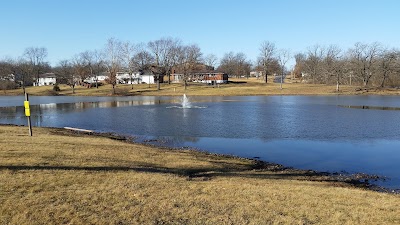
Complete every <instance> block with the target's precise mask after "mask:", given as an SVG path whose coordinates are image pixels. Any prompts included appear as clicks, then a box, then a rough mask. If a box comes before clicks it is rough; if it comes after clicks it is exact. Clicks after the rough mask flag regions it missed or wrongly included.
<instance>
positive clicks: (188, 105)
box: [182, 94, 192, 109]
mask: <svg viewBox="0 0 400 225" xmlns="http://www.w3.org/2000/svg"><path fill="white" fill-rule="evenodd" d="M182 108H184V109H187V108H192V104H191V103H190V101H189V99H188V97H187V96H186V94H183V97H182Z"/></svg>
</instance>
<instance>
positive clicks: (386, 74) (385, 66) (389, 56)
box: [378, 49, 400, 88]
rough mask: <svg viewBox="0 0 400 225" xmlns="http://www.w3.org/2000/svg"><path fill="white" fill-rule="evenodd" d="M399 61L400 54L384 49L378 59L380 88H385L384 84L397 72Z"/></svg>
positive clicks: (393, 50)
mask: <svg viewBox="0 0 400 225" xmlns="http://www.w3.org/2000/svg"><path fill="white" fill-rule="evenodd" d="M399 60H400V52H399V51H397V50H395V49H392V50H388V49H385V50H383V52H382V55H381V57H380V59H379V62H378V63H379V64H378V69H379V75H380V78H381V82H380V87H382V88H383V87H384V86H385V82H386V81H387V80H388V79H389V78H390V76H391V75H393V74H397V73H398V72H399V66H400V65H399Z"/></svg>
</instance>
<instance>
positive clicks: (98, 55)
mask: <svg viewBox="0 0 400 225" xmlns="http://www.w3.org/2000/svg"><path fill="white" fill-rule="evenodd" d="M91 54H92V60H93V61H92V65H93V73H94V81H95V84H96V88H99V80H98V76H99V75H100V73H101V72H104V70H105V68H104V53H103V52H102V51H100V50H94V51H93V52H92V53H91Z"/></svg>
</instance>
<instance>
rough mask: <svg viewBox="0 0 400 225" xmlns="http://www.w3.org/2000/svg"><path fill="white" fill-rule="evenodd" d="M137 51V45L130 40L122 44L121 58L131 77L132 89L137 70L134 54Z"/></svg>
mask: <svg viewBox="0 0 400 225" xmlns="http://www.w3.org/2000/svg"><path fill="white" fill-rule="evenodd" d="M136 52H137V46H136V45H135V44H133V43H131V42H129V41H127V42H124V43H122V44H121V57H122V58H121V59H122V63H123V67H124V69H125V71H126V72H127V73H128V74H129V77H130V79H131V89H133V72H134V70H135V61H134V56H135V54H136Z"/></svg>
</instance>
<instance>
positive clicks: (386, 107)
mask: <svg viewBox="0 0 400 225" xmlns="http://www.w3.org/2000/svg"><path fill="white" fill-rule="evenodd" d="M339 106H340V107H343V108H350V109H375V110H400V107H388V106H368V105H339Z"/></svg>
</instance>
